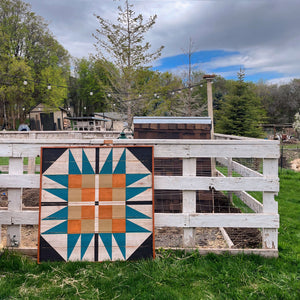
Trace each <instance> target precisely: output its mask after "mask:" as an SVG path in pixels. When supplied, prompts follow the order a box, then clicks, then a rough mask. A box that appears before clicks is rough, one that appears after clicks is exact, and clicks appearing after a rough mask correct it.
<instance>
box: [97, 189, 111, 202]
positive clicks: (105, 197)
mask: <svg viewBox="0 0 300 300" xmlns="http://www.w3.org/2000/svg"><path fill="white" fill-rule="evenodd" d="M99 201H112V190H111V189H108V188H105V189H99Z"/></svg>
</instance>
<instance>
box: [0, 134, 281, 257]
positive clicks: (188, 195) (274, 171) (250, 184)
mask: <svg viewBox="0 0 300 300" xmlns="http://www.w3.org/2000/svg"><path fill="white" fill-rule="evenodd" d="M63 133H64V134H65V132H63ZM30 134H31V136H30ZM30 134H28V135H26V138H23V137H24V136H25V135H24V136H23V135H18V138H16V135H13V134H12V135H11V136H8V138H3V135H0V157H9V165H8V167H6V169H5V171H7V172H8V174H3V173H1V174H0V188H5V189H6V188H7V189H8V207H7V208H6V209H1V210H0V224H2V225H8V228H7V234H8V235H9V236H10V237H13V236H14V237H15V238H16V239H17V240H18V241H20V239H21V233H20V225H36V224H38V211H34V210H29V209H27V210H26V209H24V210H23V209H22V189H23V188H39V187H40V175H39V174H34V173H35V172H36V171H38V170H39V168H38V166H36V165H35V158H36V157H38V156H39V155H40V152H41V147H56V146H57V147H72V146H105V145H114V146H124V145H153V146H154V158H178V159H181V160H182V167H183V169H182V176H161V175H155V176H154V189H155V190H168V191H172V190H175V189H179V190H181V191H182V212H181V213H155V227H180V228H183V246H184V247H185V248H187V247H189V248H193V247H195V228H199V227H217V228H220V229H221V232H222V234H223V236H224V238H225V239H228V237H226V234H225V233H224V230H223V228H227V227H228V228H230V227H242V228H260V229H261V233H262V248H263V249H257V253H259V254H265V255H271V256H274V255H275V256H276V255H277V248H278V246H277V245H278V242H277V237H278V231H277V230H278V228H279V215H278V206H277V202H276V201H275V200H274V196H275V195H276V194H277V193H278V191H279V180H278V158H279V157H280V153H279V142H278V141H267V140H259V139H246V138H241V139H234V137H231V138H229V137H228V136H225V135H217V138H218V139H216V140H149V139H148V140H142V139H139V140H135V139H125V140H122V139H113V138H109V139H106V137H104V138H98V136H97V137H96V138H95V137H92V138H91V137H89V138H87V137H85V136H84V135H83V134H82V135H81V136H80V137H79V135H78V136H77V135H76V134H81V133H77V132H76V133H74V134H73V133H72V134H70V135H66V136H64V137H63V138H62V139H61V138H59V137H57V136H55V134H53V133H50V134H49V135H48V138H47V134H46V133H45V132H43V134H41V135H40V136H39V138H36V137H37V136H38V135H35V136H34V135H33V134H34V133H32V132H31V133H30ZM86 134H87V136H88V134H90V135H92V134H93V133H90V132H88V133H86ZM20 137H21V138H20ZM77 137H79V138H77ZM110 137H115V136H114V135H112V136H110ZM23 158H28V166H24V165H23ZM197 158H210V159H211V163H212V164H213V163H214V162H215V161H217V163H219V164H221V165H223V166H225V167H226V169H227V171H228V174H227V175H228V176H227V177H226V176H225V175H224V174H222V173H221V172H219V171H217V172H216V176H211V177H208V176H201V177H199V176H196V160H197ZM233 158H258V159H262V161H263V170H262V173H260V172H258V171H257V170H252V169H251V168H249V167H248V166H247V167H246V166H244V165H243V164H242V163H240V162H237V161H233ZM25 167H26V168H25ZM25 169H26V172H28V174H23V173H24V170H25ZM232 172H235V176H234V177H232ZM199 190H206V191H214V190H216V191H228V192H229V193H234V194H235V195H237V196H238V197H239V198H240V199H241V201H243V203H245V204H246V205H247V206H248V207H249V208H250V209H252V211H253V212H254V213H234V214H233V213H196V191H199ZM250 191H259V192H262V194H263V201H262V203H261V202H260V201H258V200H257V199H255V198H254V197H253V196H251V195H250V194H249V193H248V192H250ZM230 243H231V241H230V239H229V241H228V244H230ZM230 245H231V244H230ZM251 252H255V249H254V250H253V249H251Z"/></svg>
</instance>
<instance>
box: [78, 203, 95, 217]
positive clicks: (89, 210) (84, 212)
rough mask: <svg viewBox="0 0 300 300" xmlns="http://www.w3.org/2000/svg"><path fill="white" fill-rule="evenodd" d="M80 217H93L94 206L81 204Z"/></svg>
mask: <svg viewBox="0 0 300 300" xmlns="http://www.w3.org/2000/svg"><path fill="white" fill-rule="evenodd" d="M81 218H82V219H94V218H95V206H82V207H81Z"/></svg>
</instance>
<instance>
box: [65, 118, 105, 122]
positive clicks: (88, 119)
mask: <svg viewBox="0 0 300 300" xmlns="http://www.w3.org/2000/svg"><path fill="white" fill-rule="evenodd" d="M66 119H69V120H74V121H103V122H108V120H107V119H102V118H97V117H67V118H66Z"/></svg>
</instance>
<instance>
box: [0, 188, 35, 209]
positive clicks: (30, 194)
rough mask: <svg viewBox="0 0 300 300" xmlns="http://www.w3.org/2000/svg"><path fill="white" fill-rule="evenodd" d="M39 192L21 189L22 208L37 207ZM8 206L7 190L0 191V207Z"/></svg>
mask: <svg viewBox="0 0 300 300" xmlns="http://www.w3.org/2000/svg"><path fill="white" fill-rule="evenodd" d="M39 199H40V190H39V189H23V192H22V204H23V207H26V206H27V207H32V206H39ZM7 206H8V198H7V189H0V207H7Z"/></svg>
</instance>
